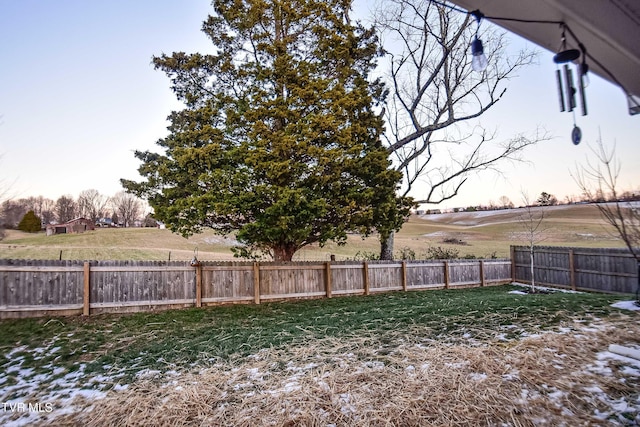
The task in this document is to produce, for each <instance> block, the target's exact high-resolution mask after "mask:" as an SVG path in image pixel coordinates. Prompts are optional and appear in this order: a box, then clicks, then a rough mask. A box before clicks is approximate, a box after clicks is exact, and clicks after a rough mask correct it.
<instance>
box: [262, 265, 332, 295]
mask: <svg viewBox="0 0 640 427" xmlns="http://www.w3.org/2000/svg"><path fill="white" fill-rule="evenodd" d="M324 270H325V265H324V264H313V263H286V264H275V263H273V264H263V265H261V266H260V298H261V299H266V300H268V299H284V298H303V297H317V296H323V295H325V294H326V289H325V276H324V275H325V271H324Z"/></svg>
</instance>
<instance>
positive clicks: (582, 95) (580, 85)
mask: <svg viewBox="0 0 640 427" xmlns="http://www.w3.org/2000/svg"><path fill="white" fill-rule="evenodd" d="M584 78H585V74H584V73H582V72H581V71H578V88H579V89H580V106H581V107H582V115H583V116H586V115H587V97H586V95H585V92H584Z"/></svg>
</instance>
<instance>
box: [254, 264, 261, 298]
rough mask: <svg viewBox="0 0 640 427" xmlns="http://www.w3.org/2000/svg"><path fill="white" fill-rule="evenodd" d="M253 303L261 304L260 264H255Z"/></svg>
mask: <svg viewBox="0 0 640 427" xmlns="http://www.w3.org/2000/svg"><path fill="white" fill-rule="evenodd" d="M253 302H255V303H256V304H260V264H259V263H257V262H254V263H253Z"/></svg>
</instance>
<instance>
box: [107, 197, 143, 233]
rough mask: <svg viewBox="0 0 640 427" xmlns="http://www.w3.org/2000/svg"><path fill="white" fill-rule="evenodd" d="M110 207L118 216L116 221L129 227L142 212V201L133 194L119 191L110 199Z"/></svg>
mask: <svg viewBox="0 0 640 427" xmlns="http://www.w3.org/2000/svg"><path fill="white" fill-rule="evenodd" d="M111 206H112V208H113V210H114V212H115V213H116V214H117V215H118V220H119V221H120V222H121V223H122V224H123V225H124V226H125V227H131V226H132V225H133V223H134V222H135V220H136V219H138V218H139V217H140V215H141V214H142V212H143V206H142V201H141V200H140V199H139V198H138V197H136V196H134V195H133V194H129V193H126V192H124V191H120V192H118V193H116V194H115V196H113V197H112V198H111Z"/></svg>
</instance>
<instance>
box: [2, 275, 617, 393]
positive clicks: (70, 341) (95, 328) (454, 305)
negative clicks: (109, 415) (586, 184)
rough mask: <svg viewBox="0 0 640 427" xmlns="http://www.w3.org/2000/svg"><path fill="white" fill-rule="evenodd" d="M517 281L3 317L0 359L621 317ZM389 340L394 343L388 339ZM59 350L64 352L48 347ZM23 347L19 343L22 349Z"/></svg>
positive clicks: (203, 349) (449, 337)
mask: <svg viewBox="0 0 640 427" xmlns="http://www.w3.org/2000/svg"><path fill="white" fill-rule="evenodd" d="M508 289H510V288H509V287H504V286H500V287H487V288H475V289H469V290H448V291H447V290H443V291H427V292H407V293H402V292H398V293H390V294H385V295H374V296H366V297H364V296H362V297H360V296H355V297H348V298H333V299H329V300H327V299H322V300H307V301H298V302H289V303H267V304H260V305H233V306H220V307H209V308H202V309H197V308H192V309H186V310H172V311H164V312H157V313H137V314H130V315H98V316H93V317H89V318H84V317H66V318H54V319H49V318H47V319H18V320H5V321H1V322H0V326H1V329H0V354H5V355H6V354H8V353H11V357H9V358H6V357H5V358H4V360H3V359H0V368H1V369H4V370H6V369H7V368H8V367H9V366H11V365H12V363H13V361H14V359H16V358H21V357H24V359H25V361H24V362H23V365H22V366H23V367H27V368H32V369H34V371H35V372H40V373H46V372H47V371H48V370H51V368H52V367H54V365H55V367H57V368H64V369H65V370H64V371H60V372H59V374H60V375H61V376H62V375H64V374H65V373H66V372H68V371H73V370H76V369H78V366H79V365H80V364H85V365H86V369H85V371H86V372H87V373H92V374H108V373H110V372H114V371H118V372H119V371H121V370H122V372H125V373H126V376H125V378H121V379H120V380H119V381H129V380H131V379H132V378H133V377H134V376H135V374H136V373H137V372H138V371H140V370H143V369H150V370H166V369H167V368H168V367H171V368H179V369H186V368H191V367H194V366H206V365H208V364H211V363H215V362H217V361H220V360H222V361H236V360H241V359H242V358H244V357H246V356H249V355H251V354H255V353H257V352H258V351H259V350H261V349H264V348H271V347H281V346H295V345H301V344H304V343H305V342H307V341H309V340H315V339H320V338H326V337H336V338H346V337H358V336H371V335H373V336H375V337H376V341H378V345H386V344H387V343H391V342H393V341H394V340H395V339H396V338H397V337H399V336H403V335H411V334H412V333H413V331H414V328H415V327H419V328H420V330H421V336H420V337H415V338H416V339H418V340H440V341H445V342H455V341H457V340H460V339H462V337H464V339H465V340H468V339H479V340H482V339H485V338H487V337H488V336H492V335H498V334H500V335H501V336H504V337H506V338H507V339H511V338H517V337H520V336H521V335H523V334H533V333H538V332H540V331H544V330H549V329H551V328H554V327H557V326H558V325H560V324H561V323H562V322H565V321H568V320H570V319H575V318H576V317H579V318H583V319H585V320H586V321H589V320H591V319H594V318H600V317H609V316H613V317H615V316H618V315H619V313H620V311H619V310H617V309H614V308H611V307H610V304H611V303H612V302H613V301H618V300H620V296H611V295H602V294H571V293H561V292H558V293H552V294H540V295H529V296H527V298H526V303H525V302H524V300H523V298H522V296H521V295H514V294H509V293H508V292H506V291H507V290H508ZM389 345H390V344H389ZM52 348H56V349H57V350H56V351H55V352H49V353H48V352H47V351H46V350H47V349H49V350H50V349H52ZM16 349H18V350H17V351H16Z"/></svg>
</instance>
